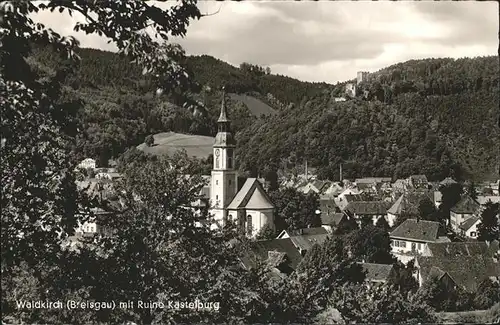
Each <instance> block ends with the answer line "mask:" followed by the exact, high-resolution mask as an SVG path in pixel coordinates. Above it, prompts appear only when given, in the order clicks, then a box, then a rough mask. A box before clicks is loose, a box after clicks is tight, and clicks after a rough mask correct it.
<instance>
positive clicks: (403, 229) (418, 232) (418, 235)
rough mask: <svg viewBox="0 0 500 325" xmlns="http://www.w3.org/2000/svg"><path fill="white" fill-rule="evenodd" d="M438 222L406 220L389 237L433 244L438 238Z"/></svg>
mask: <svg viewBox="0 0 500 325" xmlns="http://www.w3.org/2000/svg"><path fill="white" fill-rule="evenodd" d="M438 230H439V222H435V221H427V220H419V221H417V220H416V219H407V220H405V221H404V222H403V223H402V224H400V225H399V226H398V227H397V228H396V229H394V230H393V231H392V232H391V233H390V236H391V237H395V238H404V239H415V240H419V241H424V242H435V241H436V239H437V238H438Z"/></svg>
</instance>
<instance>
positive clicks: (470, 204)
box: [450, 195, 479, 214]
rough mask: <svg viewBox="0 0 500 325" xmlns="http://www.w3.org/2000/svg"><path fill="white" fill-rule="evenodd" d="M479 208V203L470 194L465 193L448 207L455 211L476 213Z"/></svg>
mask: <svg viewBox="0 0 500 325" xmlns="http://www.w3.org/2000/svg"><path fill="white" fill-rule="evenodd" d="M478 209H479V203H477V202H476V201H474V200H473V199H472V198H471V197H470V196H468V195H465V196H463V197H462V199H461V200H460V201H459V202H458V203H457V204H455V206H453V208H451V209H450V211H453V212H455V213H470V214H472V213H476V212H477V210H478Z"/></svg>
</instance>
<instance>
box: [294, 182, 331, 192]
mask: <svg viewBox="0 0 500 325" xmlns="http://www.w3.org/2000/svg"><path fill="white" fill-rule="evenodd" d="M330 184H331V183H330V182H328V181H320V180H314V181H311V182H309V183H307V184H306V185H305V186H303V187H302V188H300V191H301V192H303V193H304V194H308V193H310V192H314V193H316V194H323V193H324V191H325V190H326V189H327V188H328V187H329V186H330Z"/></svg>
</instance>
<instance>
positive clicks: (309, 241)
mask: <svg viewBox="0 0 500 325" xmlns="http://www.w3.org/2000/svg"><path fill="white" fill-rule="evenodd" d="M327 238H328V234H326V233H325V234H316V235H300V236H291V237H290V239H291V240H292V242H293V244H294V245H295V247H297V248H299V249H300V250H306V251H308V250H310V249H311V248H312V247H313V246H314V245H315V244H318V245H321V244H323V243H324V242H325V241H326V240H327Z"/></svg>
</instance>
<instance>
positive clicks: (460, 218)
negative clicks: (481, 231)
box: [450, 195, 479, 233]
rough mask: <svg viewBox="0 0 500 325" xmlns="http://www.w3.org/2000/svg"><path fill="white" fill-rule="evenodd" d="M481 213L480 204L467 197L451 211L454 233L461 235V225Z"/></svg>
mask: <svg viewBox="0 0 500 325" xmlns="http://www.w3.org/2000/svg"><path fill="white" fill-rule="evenodd" d="M478 211H479V203H477V202H476V201H475V200H474V199H472V198H471V197H470V196H468V195H465V196H463V197H462V199H461V200H460V201H459V202H458V203H457V204H455V205H454V206H453V207H452V208H451V209H450V224H451V228H452V229H453V231H455V232H457V233H459V232H460V225H461V224H462V223H463V222H465V221H466V220H468V219H470V218H472V217H473V216H474V215H475V214H476V213H477V212H478Z"/></svg>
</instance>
